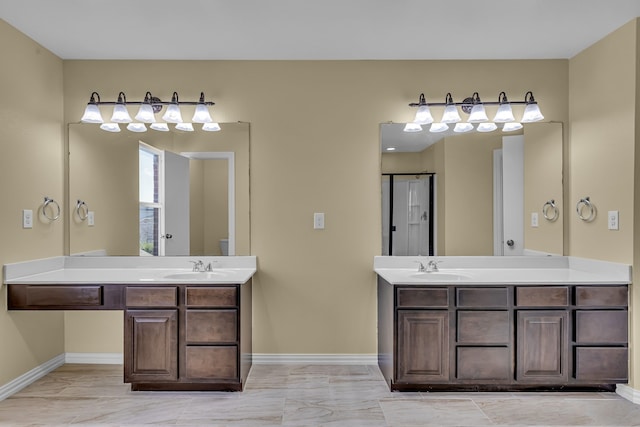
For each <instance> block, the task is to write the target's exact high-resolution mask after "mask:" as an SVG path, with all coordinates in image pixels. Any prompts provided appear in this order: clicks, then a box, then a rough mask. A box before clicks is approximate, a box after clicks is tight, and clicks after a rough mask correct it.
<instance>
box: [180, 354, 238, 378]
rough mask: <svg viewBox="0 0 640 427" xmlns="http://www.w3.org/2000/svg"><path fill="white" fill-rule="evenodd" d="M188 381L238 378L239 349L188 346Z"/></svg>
mask: <svg viewBox="0 0 640 427" xmlns="http://www.w3.org/2000/svg"><path fill="white" fill-rule="evenodd" d="M185 373H186V377H187V378H188V379H192V380H198V379H202V380H210V379H229V380H237V378H238V348H237V347H235V346H188V347H187V348H186V350H185Z"/></svg>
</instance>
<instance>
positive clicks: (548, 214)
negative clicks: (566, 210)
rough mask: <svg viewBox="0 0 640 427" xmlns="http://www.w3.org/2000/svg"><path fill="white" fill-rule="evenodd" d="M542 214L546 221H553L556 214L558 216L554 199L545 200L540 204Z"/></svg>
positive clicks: (556, 217) (558, 212)
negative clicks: (545, 201)
mask: <svg viewBox="0 0 640 427" xmlns="http://www.w3.org/2000/svg"><path fill="white" fill-rule="evenodd" d="M542 215H543V216H544V219H546V220H547V221H551V222H553V221H555V220H556V219H558V216H560V211H559V210H558V207H557V206H556V201H555V200H553V199H551V200H547V203H545V204H544V205H542Z"/></svg>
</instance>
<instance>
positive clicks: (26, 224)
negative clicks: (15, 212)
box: [22, 209, 33, 228]
mask: <svg viewBox="0 0 640 427" xmlns="http://www.w3.org/2000/svg"><path fill="white" fill-rule="evenodd" d="M22 228H33V211H32V210H31V209H25V210H23V211H22Z"/></svg>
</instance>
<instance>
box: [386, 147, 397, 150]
mask: <svg viewBox="0 0 640 427" xmlns="http://www.w3.org/2000/svg"><path fill="white" fill-rule="evenodd" d="M387 151H396V147H387Z"/></svg>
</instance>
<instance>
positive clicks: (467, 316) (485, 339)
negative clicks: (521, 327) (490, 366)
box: [456, 310, 510, 344]
mask: <svg viewBox="0 0 640 427" xmlns="http://www.w3.org/2000/svg"><path fill="white" fill-rule="evenodd" d="M509 325H510V322H509V312H508V311H462V310H461V311H458V324H457V328H456V329H457V332H458V344H508V343H509V337H510V328H509Z"/></svg>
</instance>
